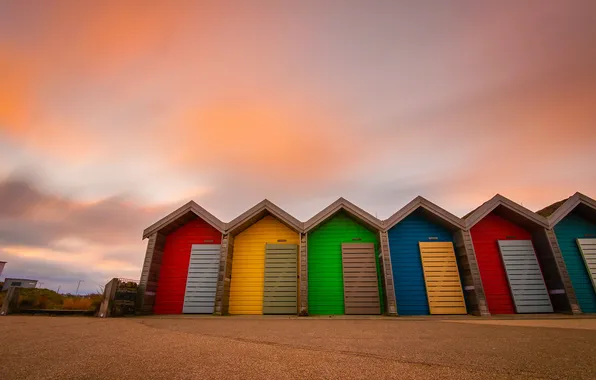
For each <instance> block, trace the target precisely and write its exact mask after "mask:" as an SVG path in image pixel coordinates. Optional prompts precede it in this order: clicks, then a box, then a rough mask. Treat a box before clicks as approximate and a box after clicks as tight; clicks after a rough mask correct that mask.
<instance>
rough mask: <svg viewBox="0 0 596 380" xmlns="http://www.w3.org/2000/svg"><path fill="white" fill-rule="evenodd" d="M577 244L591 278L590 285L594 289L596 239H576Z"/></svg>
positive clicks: (595, 287) (595, 283)
mask: <svg viewBox="0 0 596 380" xmlns="http://www.w3.org/2000/svg"><path fill="white" fill-rule="evenodd" d="M577 245H578V246H579V251H580V252H581V254H582V257H583V258H584V264H586V270H587V271H588V276H590V279H592V286H593V287H594V290H595V291H596V239H577Z"/></svg>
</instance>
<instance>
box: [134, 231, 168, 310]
mask: <svg viewBox="0 0 596 380" xmlns="http://www.w3.org/2000/svg"><path fill="white" fill-rule="evenodd" d="M165 244H166V237H165V236H164V235H162V234H160V233H157V232H156V233H154V234H153V235H151V236H150V237H149V240H148V241H147V250H146V252H145V261H144V262H143V270H142V272H141V278H140V280H139V289H138V293H137V306H136V308H137V311H138V312H140V313H141V314H152V313H153V304H154V303H155V292H156V291H157V280H158V278H159V269H160V267H161V259H162V256H163V251H164V247H165Z"/></svg>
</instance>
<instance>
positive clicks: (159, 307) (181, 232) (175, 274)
mask: <svg viewBox="0 0 596 380" xmlns="http://www.w3.org/2000/svg"><path fill="white" fill-rule="evenodd" d="M205 243H208V244H220V243H221V232H219V231H218V230H216V229H215V228H213V227H211V225H209V224H208V223H207V222H205V221H204V220H202V219H194V220H191V221H189V222H188V223H186V224H184V225H183V226H181V227H180V228H178V229H177V230H175V231H174V232H172V233H170V234H169V235H168V236H167V237H166V242H165V247H164V253H163V257H162V261H161V268H160V271H159V280H158V282H157V291H156V295H155V306H154V308H153V312H154V313H155V314H180V313H182V307H183V305H184V293H185V290H186V280H187V276H188V264H189V262H190V252H191V248H192V245H193V244H205Z"/></svg>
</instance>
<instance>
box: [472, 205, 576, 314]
mask: <svg viewBox="0 0 596 380" xmlns="http://www.w3.org/2000/svg"><path fill="white" fill-rule="evenodd" d="M463 219H464V221H465V223H466V228H467V229H469V231H470V235H471V238H472V242H473V247H474V251H475V257H476V259H477V262H478V267H479V270H480V276H481V278H482V284H483V288H484V293H485V296H486V301H487V304H488V309H489V311H490V313H491V314H513V313H549V312H552V311H553V309H554V308H553V306H555V309H559V310H560V311H564V310H567V309H568V305H569V303H568V302H567V301H565V302H561V300H560V298H556V299H551V295H553V294H560V292H561V289H563V283H562V278H561V275H560V273H559V271H558V268H557V265H556V262H555V258H554V255H553V252H552V250H551V249H550V245H549V244H548V241H547V239H546V229H547V227H548V224H547V220H546V218H544V217H542V216H540V215H538V214H536V213H534V212H532V211H530V210H528V209H527V208H525V207H523V206H521V205H519V204H517V203H515V202H513V201H511V200H509V199H507V198H505V197H503V196H501V195H498V194H497V195H496V196H494V197H493V198H492V199H490V200H489V201H487V202H485V203H484V204H482V205H481V206H480V207H478V208H477V209H476V210H474V211H472V212H470V213H469V214H468V215H466V216H465V217H464V218H463ZM549 290H550V292H549ZM563 293H564V291H563ZM564 298H566V297H564ZM559 310H558V311H559Z"/></svg>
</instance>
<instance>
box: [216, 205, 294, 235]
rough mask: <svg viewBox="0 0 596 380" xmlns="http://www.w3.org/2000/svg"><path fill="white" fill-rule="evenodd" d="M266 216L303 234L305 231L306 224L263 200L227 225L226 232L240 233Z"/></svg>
mask: <svg viewBox="0 0 596 380" xmlns="http://www.w3.org/2000/svg"><path fill="white" fill-rule="evenodd" d="M266 214H270V215H273V216H274V217H275V218H277V219H279V220H280V221H281V222H282V223H284V224H285V225H287V226H288V227H290V228H291V229H293V230H294V231H296V232H302V230H303V227H304V226H303V225H304V223H302V222H301V221H299V220H298V219H296V218H294V217H293V216H292V215H290V214H288V213H287V212H286V211H284V210H283V209H281V208H280V207H278V206H277V205H276V204H274V203H273V202H271V201H270V200H268V199H264V200H262V201H261V202H259V203H257V204H256V205H254V206H253V207H251V208H250V209H248V210H246V211H245V212H243V213H242V214H240V215H239V216H237V217H236V218H234V220H232V221H231V222H229V223H228V224H227V229H226V230H227V232H228V233H231V234H237V233H240V232H242V231H243V230H245V229H246V228H247V227H249V226H250V225H252V224H254V223H255V222H257V221H258V220H260V219H261V218H262V217H263V216H265V215H266Z"/></svg>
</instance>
